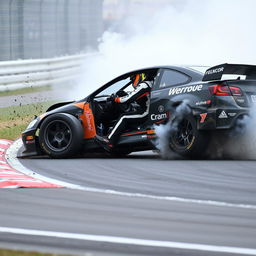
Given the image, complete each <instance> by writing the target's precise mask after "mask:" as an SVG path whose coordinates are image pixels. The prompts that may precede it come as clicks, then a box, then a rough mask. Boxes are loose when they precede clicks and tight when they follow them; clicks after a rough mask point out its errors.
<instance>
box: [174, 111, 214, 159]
mask: <svg viewBox="0 0 256 256" xmlns="http://www.w3.org/2000/svg"><path fill="white" fill-rule="evenodd" d="M172 122H173V127H174V128H173V129H171V134H170V139H169V146H170V148H171V150H173V151H174V152H176V153H178V154H179V155H182V156H184V157H192V158H195V157H196V158H200V157H203V156H204V155H205V154H206V149H207V146H208V143H209V137H210V136H208V135H207V134H206V132H205V131H199V130H198V129H197V127H196V120H195V118H194V117H193V116H192V115H186V116H184V117H183V118H182V119H180V120H179V119H178V118H175V119H174V120H173V121H172Z"/></svg>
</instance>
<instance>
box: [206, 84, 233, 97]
mask: <svg viewBox="0 0 256 256" xmlns="http://www.w3.org/2000/svg"><path fill="white" fill-rule="evenodd" d="M209 89H210V92H211V93H212V94H213V95H231V91H230V90H229V88H228V86H227V85H224V84H215V85H211V86H209Z"/></svg>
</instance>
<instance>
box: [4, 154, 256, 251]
mask: <svg viewBox="0 0 256 256" xmlns="http://www.w3.org/2000/svg"><path fill="white" fill-rule="evenodd" d="M21 162H22V164H23V165H24V166H26V167H27V168H29V169H30V170H33V171H34V172H36V173H39V174H41V175H44V176H47V177H50V178H53V179H57V180H60V181H65V182H69V183H72V184H76V185H80V186H81V188H82V189H70V188H59V189H4V190H1V192H0V202H1V211H0V223H1V224H0V246H2V247H3V246H4V247H8V248H21V249H22V248H23V249H32V250H33V249H37V250H41V251H51V252H59V253H73V254H81V255H256V168H255V167H256V163H255V161H235V160H232V161H231V160H207V161H204V160H196V161H190V160H163V159H161V158H160V157H159V156H158V155H157V154H154V153H152V152H144V153H143V152H142V153H136V154H131V155H129V156H127V157H124V158H108V157H106V156H102V155H98V156H85V157H83V158H75V159H63V160H56V159H48V158H37V159H24V160H21ZM4 227H5V228H7V227H8V228H10V230H11V231H10V232H9V231H8V232H7V231H6V232H5V230H4V229H3V228H4ZM32 230H33V232H32ZM86 253H90V254H86Z"/></svg>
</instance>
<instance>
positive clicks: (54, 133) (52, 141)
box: [45, 120, 72, 151]
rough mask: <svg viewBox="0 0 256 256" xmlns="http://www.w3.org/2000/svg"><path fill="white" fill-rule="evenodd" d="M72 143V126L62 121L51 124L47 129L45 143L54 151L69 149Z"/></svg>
mask: <svg viewBox="0 0 256 256" xmlns="http://www.w3.org/2000/svg"><path fill="white" fill-rule="evenodd" d="M71 141H72V132H71V128H70V126H69V125H68V124H67V123H66V122H64V121H61V120H54V121H52V122H50V123H49V124H48V125H47V127H46V129H45V143H46V145H47V146H48V148H50V149H51V150H53V151H63V150H65V149H67V148H68V147H69V145H70V143H71Z"/></svg>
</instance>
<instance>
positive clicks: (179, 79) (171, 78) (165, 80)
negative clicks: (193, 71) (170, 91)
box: [159, 69, 190, 88]
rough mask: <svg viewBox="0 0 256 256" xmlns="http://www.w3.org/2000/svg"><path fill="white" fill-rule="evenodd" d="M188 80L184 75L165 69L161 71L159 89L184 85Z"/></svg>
mask: <svg viewBox="0 0 256 256" xmlns="http://www.w3.org/2000/svg"><path fill="white" fill-rule="evenodd" d="M189 80H190V77H189V76H187V75H185V74H184V73H181V72H178V71H175V70H170V69H168V70H167V69H166V70H164V71H163V75H162V78H161V81H160V86H159V88H166V87H171V86H174V85H179V84H185V83H187V82H188V81H189Z"/></svg>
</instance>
